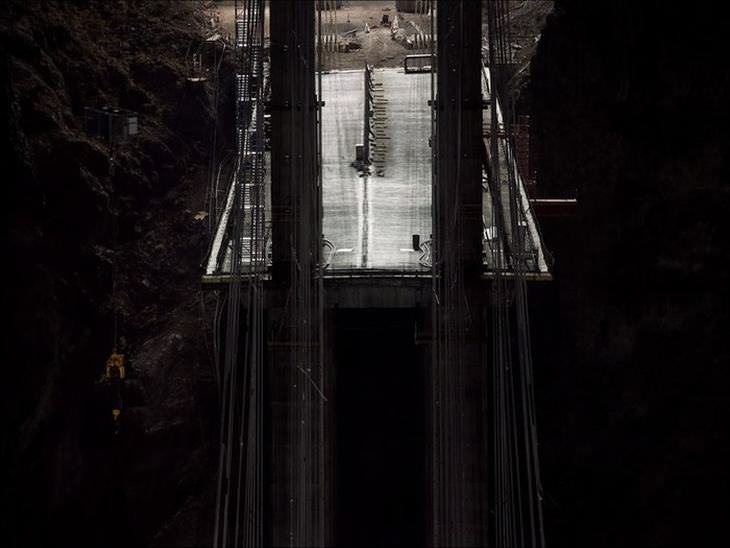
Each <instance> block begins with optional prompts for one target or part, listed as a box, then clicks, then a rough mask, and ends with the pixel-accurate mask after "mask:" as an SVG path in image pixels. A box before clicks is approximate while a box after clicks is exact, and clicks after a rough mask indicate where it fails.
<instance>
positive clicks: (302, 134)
mask: <svg viewBox="0 0 730 548" xmlns="http://www.w3.org/2000/svg"><path fill="white" fill-rule="evenodd" d="M398 4H401V6H399V7H401V8H402V9H412V10H413V11H415V12H418V13H421V14H422V15H423V19H424V20H426V21H427V25H428V28H427V29H421V28H420V27H419V30H422V31H423V36H426V40H425V42H424V41H421V42H419V43H420V44H421V45H422V46H423V47H422V48H421V49H420V50H419V51H418V53H417V55H414V56H413V58H412V59H410V60H409V58H408V57H407V58H406V62H405V65H404V67H403V68H393V67H388V68H384V67H377V66H370V65H364V66H363V67H362V68H361V69H358V70H326V69H325V68H324V67H325V66H326V60H327V58H328V56H332V55H337V44H336V42H337V40H336V38H335V40H334V42H335V43H334V46H333V43H332V40H331V37H332V36H335V37H336V35H337V33H336V29H335V28H334V27H333V23H332V17H331V13H330V12H333V11H336V10H337V8H338V6H337V3H336V2H327V1H323V2H305V1H297V0H274V1H271V2H264V0H237V1H236V5H235V37H234V44H235V48H234V51H235V59H236V63H235V70H236V74H235V79H234V80H235V85H236V113H235V116H236V123H235V127H236V135H235V151H234V153H233V155H232V156H231V158H232V160H231V161H230V162H228V168H226V169H224V168H222V167H221V168H220V169H217V170H216V176H215V177H214V180H213V183H212V188H211V204H212V205H211V219H212V221H213V230H212V240H211V245H210V248H209V249H210V250H209V255H208V257H207V259H206V263H205V265H204V273H203V278H202V282H203V284H204V286H206V287H207V288H209V289H210V291H215V292H217V293H218V295H219V296H220V299H219V303H220V306H219V314H218V315H217V325H218V332H219V334H220V336H219V340H218V345H217V348H218V349H219V351H218V356H219V366H220V374H219V384H220V396H221V416H220V428H221V444H220V461H219V474H218V483H217V488H216V492H217V497H216V512H215V529H214V531H213V532H212V534H213V542H214V545H215V546H234V545H235V546H239V545H241V546H262V545H272V546H284V545H286V546H332V545H338V546H379V545H413V546H416V545H428V546H434V547H436V546H485V545H486V546H498V547H503V546H504V547H507V546H514V547H518V546H543V545H544V532H543V520H542V509H541V499H542V493H541V483H540V474H539V472H540V471H539V459H538V444H537V430H536V418H535V409H534V396H533V382H532V356H531V350H530V323H529V311H528V302H527V284H528V283H531V282H535V283H538V282H544V281H549V280H550V279H551V272H550V259H549V254H548V253H547V251H546V250H545V247H544V245H543V241H542V237H541V234H540V227H539V223H538V218H537V217H536V215H535V214H534V212H533V208H532V202H531V199H530V195H529V189H528V185H527V184H526V182H525V181H524V180H523V173H521V172H520V169H519V167H518V164H519V162H518V159H517V151H516V139H515V134H516V130H515V126H516V122H515V115H514V107H513V105H512V102H511V100H510V92H509V89H508V78H507V77H506V75H507V74H508V73H509V67H510V64H511V57H510V40H509V24H508V18H507V10H506V2H505V1H504V0H486V1H485V2H474V1H468V0H448V1H447V0H441V1H433V2H410V3H406V2H399V3H398ZM406 4H408V6H405V5H406ZM411 4H412V5H411ZM384 19H385V18H384ZM394 22H395V24H396V25H397V16H396V18H395V21H394ZM389 24H393V21H390V22H389ZM483 29H486V32H483ZM409 63H411V64H410V65H409ZM414 66H415V69H414Z"/></svg>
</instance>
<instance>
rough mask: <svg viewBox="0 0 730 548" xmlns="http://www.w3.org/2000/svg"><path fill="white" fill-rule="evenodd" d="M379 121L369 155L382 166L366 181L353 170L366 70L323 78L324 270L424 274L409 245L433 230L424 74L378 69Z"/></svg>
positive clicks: (428, 84) (427, 90) (426, 78)
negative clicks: (329, 251) (329, 247)
mask: <svg viewBox="0 0 730 548" xmlns="http://www.w3.org/2000/svg"><path fill="white" fill-rule="evenodd" d="M373 80H374V81H375V83H376V86H378V87H377V88H376V91H375V94H376V96H375V98H374V108H375V109H378V115H377V118H379V119H383V120H384V123H383V124H382V125H381V124H380V123H378V127H377V128H376V132H378V134H379V136H378V137H376V142H375V149H374V154H375V155H376V156H379V155H380V154H379V153H382V158H383V160H382V162H380V161H379V162H378V164H377V165H376V166H373V169H372V171H373V173H372V174H371V175H369V176H368V175H365V176H363V175H362V173H360V172H358V171H357V170H356V169H355V168H354V167H352V165H351V164H352V162H353V161H354V160H355V145H356V144H361V143H362V142H363V124H364V109H363V97H364V77H363V71H361V70H358V71H344V72H332V73H329V74H323V75H322V88H323V89H322V98H323V99H324V101H325V106H324V108H323V109H322V185H323V191H322V202H323V208H324V218H323V231H324V236H325V238H326V239H327V240H329V241H330V242H332V244H333V245H334V247H335V251H334V255H333V257H332V260H331V262H330V266H329V269H330V270H333V271H336V270H343V269H344V270H353V269H379V270H395V271H411V270H415V271H419V270H422V271H426V270H428V267H427V266H423V265H421V264H419V259H420V258H421V257H422V256H423V255H424V253H423V252H422V251H414V250H413V248H412V235H413V234H418V235H419V237H420V240H421V242H425V241H426V240H429V239H430V233H431V149H430V147H429V137H430V135H431V124H430V118H429V106H428V100H429V99H430V97H431V81H430V80H431V77H430V75H429V74H405V73H404V72H403V70H402V69H382V70H375V71H374V73H373Z"/></svg>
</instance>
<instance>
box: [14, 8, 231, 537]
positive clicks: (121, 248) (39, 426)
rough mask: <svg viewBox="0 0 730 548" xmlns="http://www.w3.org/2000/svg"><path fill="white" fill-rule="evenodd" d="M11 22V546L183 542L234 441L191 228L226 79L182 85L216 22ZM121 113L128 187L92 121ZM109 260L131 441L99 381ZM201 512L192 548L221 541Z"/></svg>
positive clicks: (131, 16) (62, 12) (91, 14)
mask: <svg viewBox="0 0 730 548" xmlns="http://www.w3.org/2000/svg"><path fill="white" fill-rule="evenodd" d="M1 10H2V19H1V20H0V37H1V39H2V41H1V42H0V44H1V46H0V54H1V59H0V60H1V66H2V69H1V70H2V107H3V116H2V117H1V118H2V122H1V123H2V126H3V127H2V132H1V136H2V142H1V143H0V148H1V149H2V153H3V160H4V161H3V165H4V169H3V172H4V174H5V176H4V178H3V180H4V182H5V190H6V212H5V214H6V219H7V226H8V232H7V244H6V248H5V253H6V256H5V261H4V264H6V265H7V266H8V267H9V268H7V269H6V275H7V279H8V280H9V281H8V283H6V287H5V291H6V293H7V295H6V298H5V300H4V301H5V303H6V306H7V309H8V310H10V311H11V314H12V316H11V322H10V327H9V330H8V331H7V332H6V337H7V343H6V354H5V359H4V363H5V364H6V368H5V370H6V372H5V377H4V379H3V383H2V384H3V388H4V390H3V403H2V414H3V418H4V419H6V420H7V421H8V425H10V426H9V427H8V428H3V432H2V444H1V451H2V460H3V462H4V463H5V462H7V464H6V465H5V466H4V472H7V473H8V479H7V480H4V481H3V485H2V488H0V489H1V491H0V494H1V498H2V508H1V511H2V514H3V519H2V528H0V530H1V531H2V532H1V533H0V538H1V539H2V543H3V544H6V542H7V541H8V540H9V545H19V546H31V545H50V544H55V545H67V544H68V545H78V546H83V545H96V546H100V545H110V544H111V545H119V546H132V545H143V544H149V543H151V542H154V539H155V538H156V535H158V534H159V535H161V536H160V537H159V538H160V539H170V538H171V534H172V533H170V526H169V523H170V522H174V521H175V519H179V516H189V514H190V512H191V508H195V507H196V504H197V505H199V502H197V500H198V499H197V498H196V497H197V495H198V494H200V493H201V492H203V491H204V489H205V488H206V487H207V486H208V485H209V484H212V483H213V482H212V481H211V480H210V479H209V478H208V474H209V473H210V472H211V470H212V469H213V465H212V464H211V462H210V457H211V453H210V451H209V447H210V445H209V442H210V441H211V440H212V439H214V438H215V435H216V433H217V428H216V426H215V425H214V424H208V421H209V420H210V417H213V416H214V415H215V390H216V389H215V384H214V383H215V381H214V376H213V373H212V368H211V364H210V358H209V353H208V350H207V347H206V344H205V340H204V336H205V334H206V332H207V326H206V325H205V321H204V320H205V319H206V318H207V317H208V316H207V315H206V314H204V313H202V312H201V305H210V304H211V303H210V302H209V301H206V300H201V298H200V295H199V293H198V280H199V277H198V276H199V272H198V265H199V262H200V260H201V258H202V253H203V252H204V251H205V249H204V248H205V245H206V243H207V235H206V233H205V227H204V225H203V223H201V222H200V221H197V220H195V218H194V215H195V212H196V210H198V209H205V205H204V195H205V184H206V180H205V166H206V154H207V147H208V143H209V139H210V130H211V127H212V119H213V112H214V109H215V105H214V103H213V99H212V89H211V87H210V86H209V85H195V84H190V83H189V82H187V81H186V79H185V52H186V48H187V46H188V44H189V43H191V41H193V40H194V39H197V38H198V32H197V31H198V29H199V28H200V26H201V24H202V21H201V14H199V13H198V12H196V11H194V9H193V3H190V4H187V3H186V4H183V3H166V2H136V1H128V2H52V1H49V2H43V3H41V2H22V1H12V2H8V3H5V4H4V5H3V7H2V8H1ZM222 87H223V89H224V90H225V89H227V88H228V87H230V86H227V84H226V83H223V84H222ZM107 104H109V105H114V106H119V107H122V108H127V109H131V110H135V111H137V112H139V115H140V128H141V129H140V135H138V136H137V138H136V139H135V140H134V141H133V142H130V143H128V144H125V145H123V146H121V147H120V148H119V150H118V152H117V162H116V170H115V173H114V175H113V176H111V177H110V176H109V157H108V151H107V149H106V147H105V145H104V144H103V143H101V142H99V141H97V140H94V139H91V138H90V137H88V136H87V135H86V134H85V133H84V128H83V109H84V107H85V106H87V105H88V106H97V107H98V106H103V105H107ZM224 130H225V128H224ZM223 133H224V134H225V131H224V132H223ZM201 166H202V167H201ZM112 262H116V264H117V271H118V272H117V285H118V291H117V296H116V299H117V302H118V306H119V310H120V315H119V335H121V336H123V337H124V338H125V339H126V348H125V350H124V351H125V354H126V356H127V360H128V363H129V366H130V367H129V374H130V379H129V382H128V383H127V384H128V390H127V397H126V398H125V399H126V402H125V403H126V408H125V410H124V413H123V415H122V419H123V423H122V424H123V426H122V428H121V430H120V433H119V435H117V436H115V435H114V434H113V429H112V428H111V424H110V422H111V415H110V411H111V400H110V397H109V395H108V394H106V393H105V392H104V390H101V389H100V388H99V387H98V386H96V385H95V381H97V379H99V377H100V375H101V373H102V372H103V367H104V362H105V360H106V358H107V356H108V355H109V353H110V351H111V348H112V296H111V286H112ZM213 460H214V459H213ZM208 506H209V505H208ZM195 515H196V516H198V515H203V516H204V515H205V514H204V512H202V513H201V512H197V513H196V514H195ZM175 516H178V518H175ZM185 519H186V520H187V521H188V527H187V534H188V536H190V538H189V539H188V541H189V542H190V543H191V544H195V543H200V542H203V540H204V539H207V537H208V535H209V532H208V531H207V527H206V528H205V529H206V530H205V531H203V529H202V528H200V530H199V531H198V530H197V529H196V522H193V521H192V520H191V519H190V518H189V517H188V518H185ZM166 524H167V525H166ZM162 529H164V531H163V532H162V533H160V530H162ZM196 535H200V536H199V537H197V536H196ZM173 536H174V535H173Z"/></svg>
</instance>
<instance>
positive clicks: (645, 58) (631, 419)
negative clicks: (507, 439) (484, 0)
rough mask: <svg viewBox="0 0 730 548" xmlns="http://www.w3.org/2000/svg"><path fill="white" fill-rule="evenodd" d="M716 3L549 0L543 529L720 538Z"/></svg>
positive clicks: (723, 290)
mask: <svg viewBox="0 0 730 548" xmlns="http://www.w3.org/2000/svg"><path fill="white" fill-rule="evenodd" d="M724 32H725V31H724V29H723V28H722V24H721V21H720V19H719V18H718V17H716V14H715V15H713V14H712V13H711V12H709V11H708V10H706V9H695V8H690V7H689V6H687V4H685V3H673V2H660V1H645V2H629V1H621V2H582V1H577V0H558V1H557V2H556V9H555V11H554V13H553V14H552V15H551V16H550V17H549V18H548V22H547V26H546V28H545V30H544V33H543V35H542V38H541V41H540V44H539V47H538V51H537V55H536V57H535V58H534V59H533V61H532V70H531V74H532V80H531V83H530V86H531V87H530V90H529V94H530V97H531V100H532V108H533V111H532V123H533V131H534V135H533V152H534V160H535V164H536V165H535V167H536V168H537V170H538V176H539V179H538V185H539V187H540V189H541V190H542V191H544V192H545V193H546V194H547V195H548V196H556V195H557V196H560V195H572V194H573V193H574V192H575V191H576V190H577V195H578V199H579V207H578V216H577V218H576V219H574V220H572V221H568V222H565V221H563V222H562V223H561V224H557V223H555V222H552V223H551V222H550V221H547V220H546V221H545V223H544V228H545V232H546V241H547V244H548V246H550V247H551V250H552V251H553V253H554V254H555V256H556V260H557V262H556V282H555V283H553V284H552V285H551V286H550V287H545V288H540V289H536V290H535V292H534V293H535V295H534V299H533V301H532V304H533V310H534V316H535V318H533V319H534V320H535V328H534V334H535V341H534V343H535V349H534V352H535V355H536V368H537V370H538V371H537V375H538V380H539V382H540V386H538V392H537V394H538V398H539V399H540V406H541V407H542V412H541V414H540V438H541V443H542V456H543V464H544V479H545V489H546V494H545V501H546V502H545V504H546V512H547V516H548V538H550V539H551V543H552V544H553V545H555V546H573V545H586V546H588V545H590V546H596V547H598V546H621V545H624V546H664V545H681V546H688V545H702V546H710V545H715V544H716V542H715V541H714V535H715V534H716V532H717V529H718V527H719V524H720V523H721V508H722V507H723V504H722V498H721V496H722V492H723V491H724V490H725V488H726V487H727V483H728V481H727V478H728V474H727V471H726V466H725V465H724V464H723V463H724V462H725V461H726V460H727V458H728V443H727V435H726V434H727V433H726V426H725V425H726V418H727V412H726V408H727V392H726V389H725V388H724V387H726V386H727V382H728V380H729V378H730V372H728V367H727V366H728V363H729V360H728V357H729V356H728V345H727V331H726V329H727V327H726V326H727V325H728V319H729V318H728V307H727V304H726V303H727V302H728V281H729V280H728V274H727V270H726V269H727V268H728V264H730V261H728V259H730V257H729V256H728V248H727V241H728V238H729V237H730V221H729V218H728V215H727V210H728V207H729V206H730V194H729V193H728V181H727V171H726V158H727V157H728V147H727V139H726V133H727V131H726V127H727V122H728V108H727V105H726V102H727V98H728V91H730V84H729V82H728V77H727V71H725V70H723V69H721V67H723V66H724V65H726V59H725V58H724V55H725V54H724V49H725V48H723V47H722V46H723V44H722V41H723V35H724Z"/></svg>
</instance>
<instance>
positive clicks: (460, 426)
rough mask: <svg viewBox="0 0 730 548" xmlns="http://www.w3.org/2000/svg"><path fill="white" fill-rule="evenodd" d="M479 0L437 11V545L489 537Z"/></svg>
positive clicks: (477, 542) (458, 0) (454, 1)
mask: <svg viewBox="0 0 730 548" xmlns="http://www.w3.org/2000/svg"><path fill="white" fill-rule="evenodd" d="M481 6H482V3H481V2H478V1H474V0H451V1H442V2H439V3H438V8H437V13H436V17H437V25H436V26H437V37H438V38H437V58H436V63H437V71H436V78H437V85H436V89H437V95H436V102H435V105H434V106H435V108H436V114H435V119H436V122H435V126H436V127H435V151H436V155H435V158H434V163H435V178H434V180H435V186H434V194H433V200H434V203H433V225H434V231H433V246H434V247H433V250H434V252H433V258H434V263H433V268H434V290H435V293H436V294H437V298H436V299H435V300H434V303H433V306H434V315H433V327H434V331H435V333H434V344H435V346H434V352H433V363H432V398H433V400H432V405H433V412H432V416H431V421H432V427H433V429H434V430H433V437H432V444H433V447H432V467H433V470H432V484H433V486H432V492H433V499H432V520H433V523H432V538H431V542H430V544H431V545H432V546H433V547H439V546H483V545H484V544H485V540H486V522H487V512H486V509H485V500H486V486H485V477H486V463H485V459H484V454H485V453H484V450H483V449H484V445H485V443H484V432H483V425H484V417H483V413H482V404H483V399H482V397H483V386H484V383H483V379H482V373H483V369H484V368H483V365H482V359H481V358H482V356H481V351H482V345H483V340H482V339H481V338H480V337H479V333H480V330H481V326H480V323H479V317H478V307H477V306H475V304H476V302H477V299H476V298H475V297H476V296H477V294H478V291H479V290H480V287H479V285H478V282H479V278H480V274H481V271H482V186H481V179H482V178H481V173H482V159H483V153H482V136H481V131H482V95H481Z"/></svg>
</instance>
